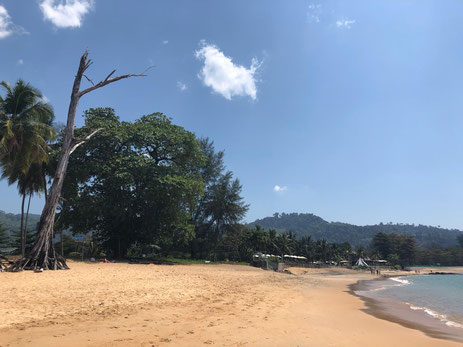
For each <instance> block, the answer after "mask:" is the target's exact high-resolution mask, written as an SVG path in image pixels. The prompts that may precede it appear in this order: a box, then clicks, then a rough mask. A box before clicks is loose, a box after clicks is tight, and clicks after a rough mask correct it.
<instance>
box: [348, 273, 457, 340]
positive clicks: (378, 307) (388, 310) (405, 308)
mask: <svg viewBox="0 0 463 347" xmlns="http://www.w3.org/2000/svg"><path fill="white" fill-rule="evenodd" d="M460 271H461V268H460ZM430 274H433V275H434V274H436V273H435V272H433V270H432V269H430V270H427V272H425V273H420V274H415V273H399V274H387V275H384V276H382V277H381V278H375V279H369V280H359V281H357V282H356V283H352V284H350V285H349V286H348V287H349V293H350V294H351V295H353V296H355V297H357V298H359V299H360V300H362V301H363V302H364V304H365V306H366V308H365V309H363V310H362V311H364V312H366V313H368V314H370V315H371V316H373V317H375V318H378V319H382V320H386V321H389V322H393V323H397V324H400V325H401V326H403V327H406V328H409V329H414V330H418V331H421V332H423V333H424V334H426V335H427V336H429V337H432V338H438V339H443V340H448V341H454V342H459V343H462V342H463V329H462V328H461V327H454V326H449V325H448V324H446V322H450V321H448V320H446V321H443V320H441V319H439V318H436V317H434V316H431V315H430V314H428V313H426V312H424V310H423V309H412V307H413V306H414V305H413V304H411V303H407V302H404V301H398V300H394V299H388V298H380V297H375V296H374V294H372V295H371V296H368V295H365V294H366V293H368V292H371V291H372V292H374V291H375V290H377V289H378V288H379V287H378V283H386V282H387V281H388V280H390V279H392V278H400V277H409V276H416V275H426V276H428V275H430ZM451 274H460V273H455V272H447V271H443V272H440V273H439V275H451ZM359 292H363V294H359ZM435 313H437V314H440V313H439V312H435ZM451 323H453V322H451Z"/></svg>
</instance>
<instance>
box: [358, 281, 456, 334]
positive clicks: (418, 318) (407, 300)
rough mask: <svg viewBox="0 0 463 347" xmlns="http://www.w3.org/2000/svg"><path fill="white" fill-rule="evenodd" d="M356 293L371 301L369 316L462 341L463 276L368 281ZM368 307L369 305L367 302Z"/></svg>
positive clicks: (359, 286)
mask: <svg viewBox="0 0 463 347" xmlns="http://www.w3.org/2000/svg"><path fill="white" fill-rule="evenodd" d="M354 293H355V294H356V295H358V296H360V297H363V298H367V299H370V305H369V307H370V313H372V314H375V313H376V314H377V315H379V316H382V318H384V317H389V318H391V320H395V319H394V318H396V320H395V321H397V322H399V323H404V322H406V323H407V321H408V324H404V325H406V326H409V327H416V328H417V329H421V330H423V331H425V332H427V333H429V335H432V336H437V337H449V338H450V339H453V340H457V341H463V274H455V275H415V276H402V277H391V278H388V279H385V280H378V281H365V282H364V283H363V284H361V285H358V286H357V287H356V288H355V290H354ZM367 305H368V302H367Z"/></svg>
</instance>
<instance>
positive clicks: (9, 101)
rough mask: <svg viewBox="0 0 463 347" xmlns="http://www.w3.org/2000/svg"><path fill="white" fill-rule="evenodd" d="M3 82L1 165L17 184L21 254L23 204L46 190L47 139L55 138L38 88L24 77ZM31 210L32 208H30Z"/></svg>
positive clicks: (23, 244) (10, 181) (24, 225)
mask: <svg viewBox="0 0 463 347" xmlns="http://www.w3.org/2000/svg"><path fill="white" fill-rule="evenodd" d="M0 85H1V86H2V87H3V89H4V90H5V92H6V93H5V96H4V97H0V165H1V167H2V178H7V180H8V184H14V183H17V185H18V190H19V193H20V195H22V203H21V228H20V233H21V239H22V242H21V253H22V254H24V252H25V247H26V240H25V237H26V236H25V230H26V228H27V215H28V213H29V212H27V214H26V223H24V204H25V199H26V196H27V195H29V203H28V206H29V205H30V198H31V197H32V195H33V194H34V193H38V192H40V191H43V190H45V189H46V184H45V174H44V170H43V166H44V165H45V164H46V163H47V162H48V151H49V146H48V142H49V141H51V140H53V139H54V137H55V131H54V128H53V127H52V123H53V119H54V115H53V110H52V108H51V106H50V105H49V104H48V103H45V102H44V101H43V96H42V94H41V93H40V91H39V90H37V89H36V88H34V87H32V86H31V85H30V84H27V83H25V82H24V81H22V80H18V81H17V82H16V84H15V86H14V87H13V88H11V86H10V85H9V84H8V83H6V82H1V83H0ZM28 211H29V207H28Z"/></svg>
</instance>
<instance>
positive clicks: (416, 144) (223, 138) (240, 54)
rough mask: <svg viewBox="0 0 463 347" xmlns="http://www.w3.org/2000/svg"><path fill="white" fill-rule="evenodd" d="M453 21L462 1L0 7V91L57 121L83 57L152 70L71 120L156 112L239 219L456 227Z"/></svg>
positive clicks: (458, 88) (1, 188)
mask: <svg viewBox="0 0 463 347" xmlns="http://www.w3.org/2000/svg"><path fill="white" fill-rule="evenodd" d="M461 13H463V2H461V1H445V2H444V1H405V0H403V1H390V0H384V1H324V2H311V1H298V0H292V1H268V0H260V1H259V0H254V1H245V0H243V1H237V0H235V1H227V2H225V1H206V0H202V1H177V0H165V1H150V0H137V1H130V2H129V1H123V0H94V1H90V0H73V1H71V0H68V1H55V0H23V1H17V0H0V72H1V74H0V79H1V80H6V81H9V82H11V83H14V82H15V81H16V80H17V79H18V78H22V79H25V80H26V81H29V82H31V84H33V85H34V86H36V87H38V88H39V89H40V90H41V91H42V92H43V93H44V95H45V96H46V97H47V99H49V100H50V102H51V103H52V105H53V106H54V109H55V113H56V118H57V121H60V122H64V121H65V117H66V112H67V107H68V103H69V95H70V91H71V86H72V81H73V76H74V74H75V71H76V68H77V63H78V60H79V57H80V55H81V54H82V53H83V51H84V50H85V49H86V48H88V49H89V52H90V57H91V59H93V61H94V64H93V65H92V67H91V69H90V70H89V72H88V75H89V77H91V78H92V79H94V80H98V79H101V78H104V77H105V76H106V74H107V73H108V72H110V71H111V70H112V69H114V68H116V69H118V72H120V73H138V72H142V71H143V70H144V69H145V68H146V67H148V66H150V65H154V68H152V69H151V70H150V71H149V76H148V77H145V78H136V79H135V78H134V79H131V80H127V81H122V82H119V83H117V84H115V85H112V86H110V87H106V88H105V89H102V90H98V91H96V92H94V93H91V94H89V95H87V96H85V97H84V98H83V99H82V101H81V104H80V106H79V110H78V114H79V115H81V114H82V112H83V110H85V109H87V108H89V107H99V106H103V107H105V106H111V107H113V108H114V109H115V110H116V112H117V114H118V115H119V116H120V117H121V118H122V119H124V120H127V121H130V120H135V119H136V118H138V117H140V116H141V115H143V114H148V113H152V112H157V111H160V112H163V113H165V114H167V115H169V116H170V117H172V118H173V120H174V122H175V123H177V124H180V125H182V126H184V127H185V128H186V129H188V130H191V131H193V132H195V133H196V134H197V135H198V136H208V137H210V138H211V139H213V140H214V141H215V144H216V148H217V149H224V150H225V152H226V158H225V159H226V164H227V166H228V168H229V169H231V170H232V171H233V172H234V174H235V175H236V176H237V177H238V178H239V179H240V180H241V183H242V184H243V195H244V197H245V199H246V202H247V203H249V204H250V205H251V208H250V211H249V213H248V216H247V218H246V219H247V220H248V221H251V220H254V219H256V218H262V217H265V216H268V215H271V214H273V213H274V212H312V213H315V214H317V215H320V216H321V217H323V218H325V219H327V220H330V221H344V222H349V223H355V224H374V223H378V222H389V221H392V222H408V223H416V224H418V223H420V224H430V225H441V226H445V227H452V228H460V229H463V220H462V219H461V210H462V208H463V160H462V159H463V137H462V136H461V134H462V133H463V117H462V109H463V98H462V97H461V95H462V93H463V84H462V80H463V78H462V77H463V63H462V62H463V46H462V45H461V37H462V35H463V21H461ZM81 124H82V117H80V116H78V120H77V125H81ZM0 196H1V198H0V209H1V210H5V211H7V212H18V211H19V209H20V199H19V198H18V196H17V192H16V188H15V187H14V186H11V187H8V185H7V184H6V182H4V181H3V182H0ZM41 207H42V201H41V200H39V199H35V201H34V202H33V205H32V211H33V212H35V213H40V211H41Z"/></svg>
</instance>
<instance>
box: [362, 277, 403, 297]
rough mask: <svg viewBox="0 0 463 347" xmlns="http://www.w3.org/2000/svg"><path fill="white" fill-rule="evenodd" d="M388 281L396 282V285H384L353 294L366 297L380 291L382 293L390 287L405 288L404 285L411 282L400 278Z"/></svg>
mask: <svg viewBox="0 0 463 347" xmlns="http://www.w3.org/2000/svg"><path fill="white" fill-rule="evenodd" d="M389 279H390V280H392V281H394V282H396V283H394V284H384V285H383V286H381V287H377V288H373V289H369V290H356V291H355V294H357V295H366V294H368V293H372V292H380V291H383V290H385V289H388V288H392V287H402V286H406V285H409V284H411V282H410V281H409V280H406V279H404V278H400V277H391V278H389ZM384 283H390V282H384Z"/></svg>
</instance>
